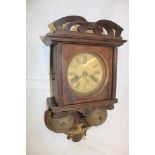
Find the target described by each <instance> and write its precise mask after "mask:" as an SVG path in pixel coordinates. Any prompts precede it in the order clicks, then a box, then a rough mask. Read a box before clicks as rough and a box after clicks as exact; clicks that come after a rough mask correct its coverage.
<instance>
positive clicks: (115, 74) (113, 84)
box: [111, 47, 118, 102]
mask: <svg viewBox="0 0 155 155" xmlns="http://www.w3.org/2000/svg"><path fill="white" fill-rule="evenodd" d="M117 55H118V48H117V47H114V48H113V67H112V68H113V70H112V93H111V94H112V96H111V98H112V99H113V100H117V98H116V85H117ZM117 102H118V101H117Z"/></svg>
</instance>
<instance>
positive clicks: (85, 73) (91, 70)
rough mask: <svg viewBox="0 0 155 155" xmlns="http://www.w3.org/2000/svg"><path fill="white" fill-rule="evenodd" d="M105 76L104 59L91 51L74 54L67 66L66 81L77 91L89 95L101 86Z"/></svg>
mask: <svg viewBox="0 0 155 155" xmlns="http://www.w3.org/2000/svg"><path fill="white" fill-rule="evenodd" d="M106 76H107V70H106V65H105V63H104V61H103V60H102V59H101V58H100V57H99V56H98V55H96V54H94V53H93V52H83V53H80V54H78V55H76V56H75V57H74V58H73V59H72V61H71V63H70V64H69V67H68V74H67V78H68V82H69V85H70V87H71V88H72V89H73V90H74V91H75V92H77V93H80V94H83V95H90V94H92V93H95V92H96V91H97V90H98V89H99V88H101V86H103V84H104V82H105V79H106Z"/></svg>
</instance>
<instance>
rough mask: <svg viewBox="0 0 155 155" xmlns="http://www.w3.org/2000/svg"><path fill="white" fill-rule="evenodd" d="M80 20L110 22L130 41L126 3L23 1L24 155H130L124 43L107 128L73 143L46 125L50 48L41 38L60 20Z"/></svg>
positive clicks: (115, 0) (117, 0)
mask: <svg viewBox="0 0 155 155" xmlns="http://www.w3.org/2000/svg"><path fill="white" fill-rule="evenodd" d="M68 15H79V16H83V17H85V18H86V19H87V20H88V21H97V20H100V19H108V20H112V21H114V22H116V23H117V24H118V25H120V26H122V27H123V28H124V31H123V33H122V36H123V38H124V39H127V40H128V0H92V1H90V0H77V1H73V0H46V1H45V0H27V155H64V154H65V155H79V154H80V155H85V154H89V155H128V103H129V102H128V43H126V44H124V46H122V47H120V48H119V52H118V77H117V97H118V99H119V102H118V104H116V105H115V109H114V110H112V111H108V118H107V121H106V122H105V124H103V125H101V126H98V127H92V128H91V129H89V130H88V132H87V137H86V138H85V139H84V140H82V141H80V142H78V143H73V142H72V141H69V140H67V139H66V135H64V134H56V133H54V132H52V131H50V130H48V129H47V128H46V126H45V124H44V119H43V116H44V111H45V110H46V97H49V96H50V87H49V48H48V47H46V46H45V45H44V44H43V43H42V41H41V40H40V35H44V34H45V33H47V32H49V29H48V24H49V23H51V22H52V21H54V20H56V19H59V18H61V17H63V16H68Z"/></svg>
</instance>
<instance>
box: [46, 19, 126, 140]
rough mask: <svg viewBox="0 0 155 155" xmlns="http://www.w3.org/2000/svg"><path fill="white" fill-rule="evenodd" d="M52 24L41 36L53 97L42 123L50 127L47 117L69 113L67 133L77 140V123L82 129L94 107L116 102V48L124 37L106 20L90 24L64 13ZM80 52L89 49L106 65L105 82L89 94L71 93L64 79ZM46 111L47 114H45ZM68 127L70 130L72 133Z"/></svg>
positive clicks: (119, 28) (118, 29)
mask: <svg viewBox="0 0 155 155" xmlns="http://www.w3.org/2000/svg"><path fill="white" fill-rule="evenodd" d="M52 24H53V25H52V28H53V27H54V31H53V29H52V30H51V31H53V32H50V33H47V34H46V36H45V37H44V39H43V42H44V43H45V44H46V45H47V46H50V50H51V52H50V64H51V74H50V75H51V77H52V82H51V83H52V85H53V97H49V98H48V105H49V109H48V111H46V113H45V123H46V125H47V127H48V128H49V129H51V130H52V127H50V125H49V124H50V123H49V119H50V118H51V117H52V119H53V118H55V119H62V118H64V117H65V116H66V115H68V114H70V113H71V115H72V116H73V122H74V123H73V125H72V127H71V128H70V130H68V131H67V133H68V137H69V138H70V137H71V138H72V139H73V141H78V140H80V139H81V138H79V136H77V135H78V134H79V133H78V134H77V133H76V134H75V132H76V130H78V128H79V126H78V125H79V124H80V125H81V124H82V125H81V128H82V129H86V128H87V127H88V126H92V124H91V123H89V122H91V121H89V120H88V118H87V116H88V115H89V114H91V113H92V112H93V111H94V110H95V109H104V110H107V109H108V110H111V109H113V108H114V103H117V98H116V76H117V47H118V46H121V45H122V44H123V43H125V42H126V40H123V39H122V37H121V32H122V30H123V29H122V28H121V27H120V26H118V25H117V24H116V23H114V22H112V21H109V20H100V21H98V22H95V23H93V22H87V21H86V19H84V18H83V17H80V16H68V17H63V18H61V19H59V20H57V21H55V22H53V23H52ZM73 28H74V29H73ZM81 51H93V52H94V53H95V54H96V55H98V56H100V58H101V59H103V60H104V62H105V64H106V68H107V77H106V82H105V83H104V84H103V85H102V87H101V88H100V89H99V91H97V92H95V93H94V94H92V95H89V96H82V95H79V94H77V93H75V92H74V91H73V90H72V89H71V88H70V86H69V82H68V80H67V70H68V66H69V64H70V63H71V60H72V59H73V58H74V57H75V56H76V55H77V54H79V53H80V52H81ZM49 113H51V115H50V117H49V116H48V117H47V115H48V114H49ZM70 120H71V119H70ZM77 126H78V127H77ZM71 130H73V131H72V134H71V133H70V131H71ZM71 135H73V136H71ZM76 136H77V137H76ZM82 136H83V135H82ZM82 136H81V137H82ZM74 138H75V139H74ZM78 138H79V139H78Z"/></svg>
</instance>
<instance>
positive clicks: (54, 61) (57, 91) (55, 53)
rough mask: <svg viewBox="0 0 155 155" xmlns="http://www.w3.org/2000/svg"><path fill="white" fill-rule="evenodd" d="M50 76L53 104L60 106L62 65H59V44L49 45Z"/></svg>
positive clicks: (60, 51) (60, 53) (60, 54)
mask: <svg viewBox="0 0 155 155" xmlns="http://www.w3.org/2000/svg"><path fill="white" fill-rule="evenodd" d="M50 51H51V52H50V76H51V78H50V79H51V80H52V84H51V85H53V97H52V98H53V104H54V105H55V106H56V107H57V106H58V107H61V106H62V99H61V98H62V97H61V96H62V89H61V88H62V84H61V81H62V79H61V76H62V67H61V66H62V65H61V63H62V62H61V56H62V50H61V44H55V45H54V46H51V47H50Z"/></svg>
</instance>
